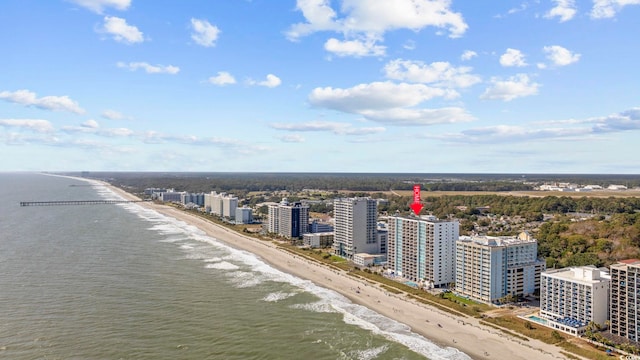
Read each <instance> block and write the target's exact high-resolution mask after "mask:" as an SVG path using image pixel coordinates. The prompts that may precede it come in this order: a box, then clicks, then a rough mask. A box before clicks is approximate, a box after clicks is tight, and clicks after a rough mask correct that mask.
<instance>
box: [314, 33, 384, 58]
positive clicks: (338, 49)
mask: <svg viewBox="0 0 640 360" xmlns="http://www.w3.org/2000/svg"><path fill="white" fill-rule="evenodd" d="M324 49H325V50H327V51H328V52H330V53H333V54H335V55H337V56H353V57H363V56H383V55H384V54H385V51H386V47H384V46H381V45H376V43H375V40H367V41H362V40H345V41H340V40H338V39H335V38H331V39H329V40H327V42H325V44H324Z"/></svg>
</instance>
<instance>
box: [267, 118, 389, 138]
mask: <svg viewBox="0 0 640 360" xmlns="http://www.w3.org/2000/svg"><path fill="white" fill-rule="evenodd" d="M270 126H271V128H273V129H276V130H285V131H297V132H303V131H317V132H330V133H333V134H336V135H370V134H377V133H381V132H383V131H385V128H383V127H364V128H355V127H353V125H351V124H348V123H339V122H331V121H310V122H306V123H298V124H284V123H275V124H271V125H270Z"/></svg>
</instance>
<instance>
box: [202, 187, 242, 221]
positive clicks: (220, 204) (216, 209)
mask: <svg viewBox="0 0 640 360" xmlns="http://www.w3.org/2000/svg"><path fill="white" fill-rule="evenodd" d="M237 207H238V198H237V197H235V196H233V195H230V194H227V193H217V192H215V191H212V192H211V193H209V194H204V208H205V210H206V211H207V212H209V213H211V214H213V215H218V216H221V217H224V218H229V219H234V218H235V217H236V208H237Z"/></svg>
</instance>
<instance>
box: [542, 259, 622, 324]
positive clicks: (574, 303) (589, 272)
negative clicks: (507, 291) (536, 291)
mask: <svg viewBox="0 0 640 360" xmlns="http://www.w3.org/2000/svg"><path fill="white" fill-rule="evenodd" d="M610 283H611V277H610V276H609V273H608V272H604V271H601V270H600V269H597V268H596V267H595V266H592V265H590V266H582V267H573V268H563V269H553V270H547V271H543V272H542V274H541V278H540V317H542V318H544V319H546V320H547V322H546V324H547V326H548V327H550V328H553V329H557V330H560V331H563V332H565V333H568V334H571V335H574V336H581V335H582V334H584V332H585V330H586V327H587V325H588V324H589V322H591V321H593V322H594V323H596V324H599V325H600V326H604V325H605V322H606V321H607V319H609V286H610Z"/></svg>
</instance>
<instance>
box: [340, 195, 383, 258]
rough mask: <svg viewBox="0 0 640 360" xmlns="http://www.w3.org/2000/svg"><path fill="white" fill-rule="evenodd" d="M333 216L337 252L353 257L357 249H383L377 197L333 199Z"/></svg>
mask: <svg viewBox="0 0 640 360" xmlns="http://www.w3.org/2000/svg"><path fill="white" fill-rule="evenodd" d="M333 217H334V222H335V224H334V238H333V252H334V254H335V255H338V256H340V257H343V258H346V259H353V256H354V255H355V254H356V253H368V254H379V253H380V243H379V241H378V236H377V232H378V231H377V227H378V206H377V203H376V200H374V199H371V198H369V197H356V198H337V199H334V201H333Z"/></svg>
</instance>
